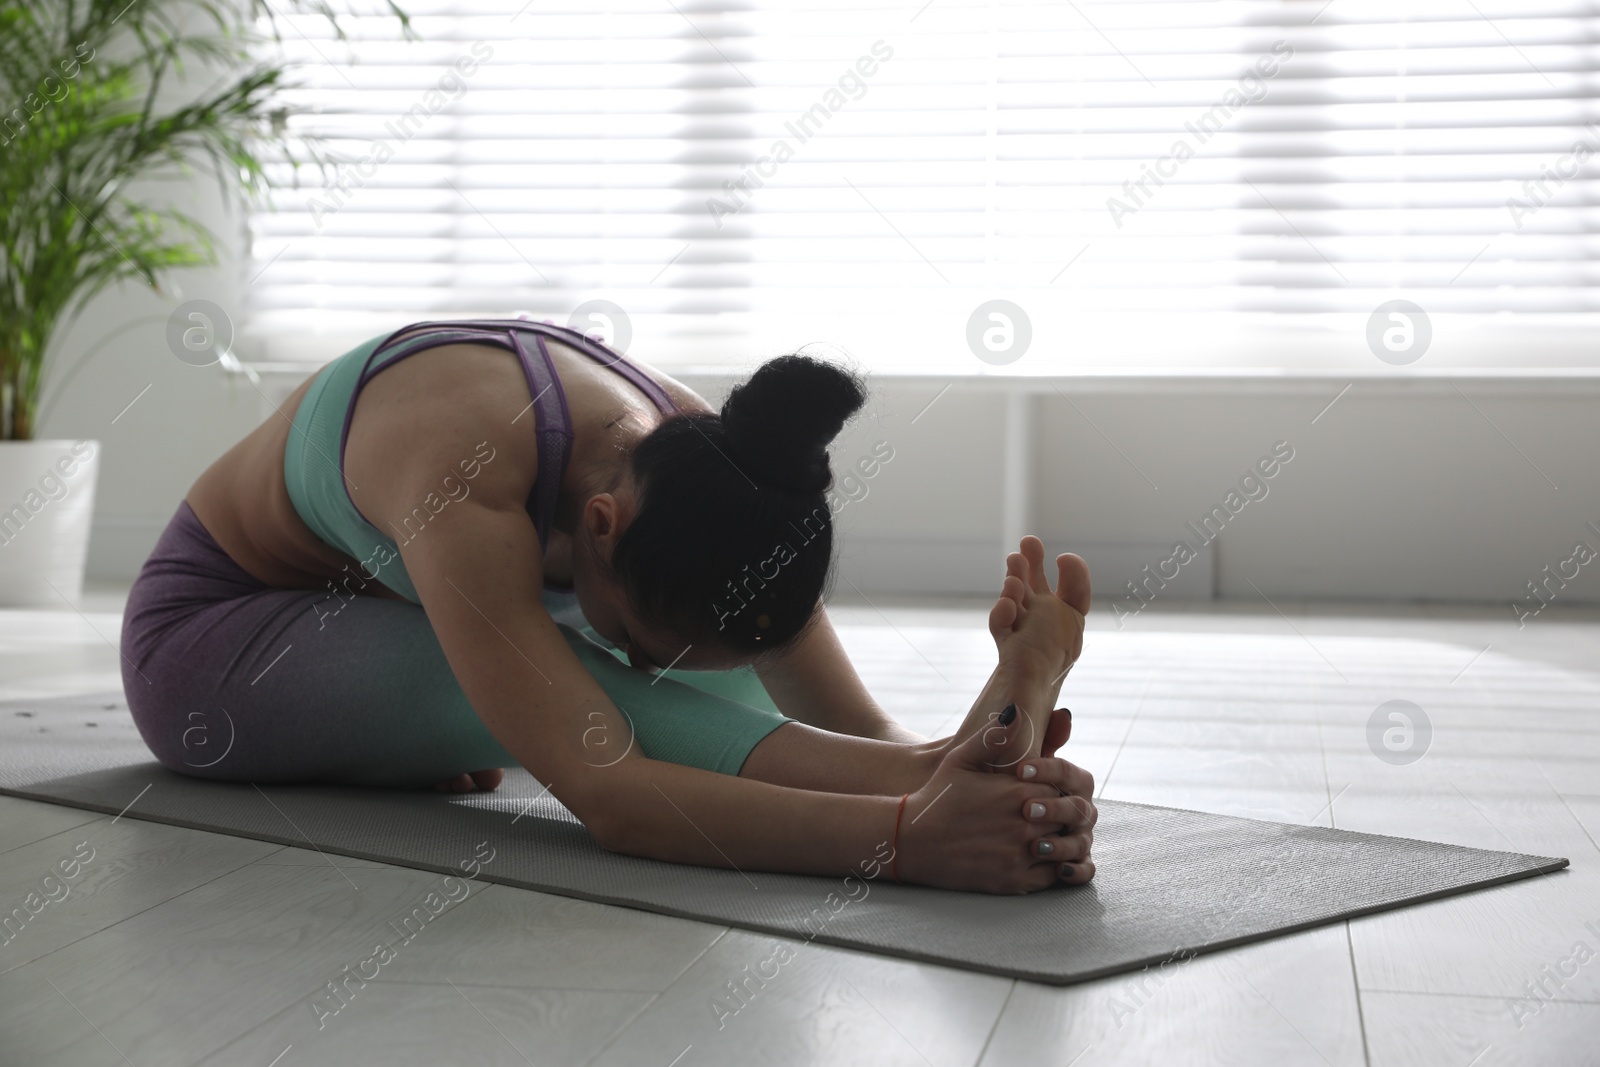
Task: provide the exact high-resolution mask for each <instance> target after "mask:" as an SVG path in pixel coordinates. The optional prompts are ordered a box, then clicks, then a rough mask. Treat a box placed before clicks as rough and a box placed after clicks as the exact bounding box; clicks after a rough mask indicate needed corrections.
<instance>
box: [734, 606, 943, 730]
mask: <svg viewBox="0 0 1600 1067" xmlns="http://www.w3.org/2000/svg"><path fill="white" fill-rule="evenodd" d="M756 676H757V677H759V678H760V679H761V684H762V685H763V686H764V687H765V688H766V690H767V694H768V695H769V696H771V697H772V702H773V703H774V704H776V705H778V710H779V711H781V712H783V713H784V714H785V715H787V716H789V718H791V719H797V720H799V721H800V722H803V723H808V724H810V725H812V726H815V727H817V728H819V729H822V730H828V731H830V732H832V733H836V734H850V735H852V736H854V737H868V738H876V739H877V740H880V741H894V742H898V743H900V744H916V743H918V742H924V741H926V740H927V739H926V738H924V737H923V736H922V735H921V734H918V733H915V732H913V731H911V730H908V729H906V728H905V727H904V726H901V725H900V724H899V723H897V722H895V721H894V719H892V718H890V717H889V714H888V712H886V711H884V710H883V709H882V708H881V707H879V706H878V702H877V701H875V700H873V699H872V694H871V693H868V692H867V687H866V684H865V683H863V682H862V681H861V676H860V675H859V674H857V673H856V669H855V666H854V664H852V663H851V662H850V657H849V656H848V655H846V654H845V651H844V645H842V644H841V643H840V642H839V635H838V634H837V633H835V632H834V629H833V624H832V622H830V621H829V619H828V613H827V611H826V609H824V608H823V606H822V605H821V604H818V605H817V615H816V618H815V619H813V620H812V623H811V625H810V626H809V627H808V628H807V629H806V630H805V632H804V633H803V634H802V635H801V637H800V639H799V640H797V641H796V642H795V643H794V644H793V645H792V646H790V647H789V648H788V649H786V650H784V651H783V652H782V653H781V654H779V655H776V656H771V657H766V658H763V659H761V660H758V661H757V662H756Z"/></svg>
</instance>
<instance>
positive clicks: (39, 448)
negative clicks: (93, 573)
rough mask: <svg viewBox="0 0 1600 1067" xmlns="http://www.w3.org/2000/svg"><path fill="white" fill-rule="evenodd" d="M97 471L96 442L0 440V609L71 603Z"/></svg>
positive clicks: (78, 588) (77, 592)
mask: <svg viewBox="0 0 1600 1067" xmlns="http://www.w3.org/2000/svg"><path fill="white" fill-rule="evenodd" d="M99 473H100V442H99V441H0V607H41V608H60V609H66V608H68V607H71V606H72V605H74V604H76V603H77V601H78V598H79V597H80V596H81V595H82V593H83V567H84V561H85V560H86V558H87V557H88V554H89V523H90V519H91V518H92V517H93V515H94V487H95V480H96V478H97V477H98V475H99Z"/></svg>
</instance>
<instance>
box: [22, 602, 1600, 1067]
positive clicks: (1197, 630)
mask: <svg viewBox="0 0 1600 1067" xmlns="http://www.w3.org/2000/svg"><path fill="white" fill-rule="evenodd" d="M120 606H121V597H120V595H119V591H117V590H115V589H102V590H99V591H96V592H94V593H93V594H92V595H90V596H88V597H86V598H85V601H84V602H83V604H82V605H81V612H78V611H62V612H48V613H41V612H17V611H10V612H0V696H4V697H18V696H36V695H43V694H47V693H58V692H72V691H88V690H92V689H98V688H103V687H108V686H115V685H116V684H117V680H118V672H117V653H116V650H115V646H114V641H115V638H116V635H117V632H118V623H119V616H118V612H119V611H120ZM985 607H986V605H985V604H981V603H977V602H971V601H957V602H939V603H934V602H927V601H923V602H918V603H916V604H907V603H893V604H891V603H886V602H884V601H883V600H882V599H877V598H875V603H874V604H865V603H862V602H860V601H859V600H858V601H857V602H856V603H855V604H853V605H847V604H841V605H839V606H838V607H837V608H836V611H835V616H836V618H838V619H839V620H840V621H841V623H842V624H843V632H844V633H845V637H846V641H847V643H848V644H849V645H850V648H851V651H852V654H853V655H854V656H856V657H857V658H858V662H860V664H861V666H862V670H863V673H864V674H865V675H866V676H867V680H868V683H869V685H870V686H871V687H872V689H873V691H874V692H875V693H880V694H881V695H882V699H884V700H885V702H886V703H888V704H889V705H890V706H891V707H892V710H894V712H895V713H896V714H897V715H899V716H901V717H902V718H903V719H904V720H905V721H906V722H908V723H910V724H911V725H912V726H913V727H914V728H919V729H923V730H924V731H933V730H935V729H937V728H938V727H939V726H941V725H944V724H945V722H946V720H948V719H949V718H950V717H951V716H955V715H958V714H959V713H960V712H961V711H962V710H963V708H964V705H965V702H966V701H967V699H969V697H970V694H971V693H972V692H974V691H975V689H976V687H977V685H978V683H979V681H981V679H982V678H983V677H984V676H985V674H986V673H987V670H988V667H989V664H990V656H991V653H990V652H989V651H988V650H987V649H986V647H985V646H986V641H987V638H986V637H984V636H983V631H982V628H981V626H982V618H983V612H984V609H985ZM1277 609H1281V614H1280V611H1279V610H1277ZM1277 609H1273V608H1269V607H1267V606H1266V605H1261V606H1259V608H1258V607H1257V606H1255V605H1244V606H1231V605H1221V606H1217V605H1207V606H1206V608H1205V609H1204V610H1183V609H1182V608H1181V606H1180V608H1179V609H1178V610H1168V611H1164V612H1161V613H1156V612H1155V611H1154V610H1153V609H1152V610H1150V611H1147V612H1146V613H1145V614H1143V615H1141V616H1139V617H1138V618H1137V619H1135V620H1133V621H1132V622H1129V623H1128V624H1127V625H1126V627H1125V628H1124V629H1122V630H1120V631H1119V630H1118V629H1116V627H1115V624H1114V623H1113V621H1112V620H1111V619H1110V618H1108V617H1098V616H1092V617H1091V620H1092V624H1093V625H1092V629H1093V631H1094V632H1093V633H1091V634H1090V635H1089V637H1088V639H1087V640H1086V643H1085V651H1084V658H1083V660H1082V661H1081V663H1080V666H1079V668H1078V669H1077V670H1076V671H1074V673H1073V676H1072V679H1071V681H1070V684H1069V686H1068V688H1067V690H1066V691H1065V693H1064V700H1065V702H1066V703H1067V704H1068V706H1070V707H1071V708H1072V709H1073V711H1074V715H1075V723H1076V725H1075V733H1074V737H1073V740H1072V742H1071V744H1070V746H1069V750H1068V752H1066V753H1063V754H1070V757H1071V758H1074V759H1075V760H1077V761H1078V762H1080V763H1082V764H1083V765H1085V766H1087V767H1089V768H1090V769H1091V770H1093V771H1094V772H1095V774H1096V776H1097V778H1098V779H1099V781H1100V782H1101V783H1102V788H1103V795H1104V796H1107V797H1115V798H1119V799H1124V800H1137V801H1149V802H1153V803H1161V804H1170V805H1178V806H1184V807H1192V808H1199V809H1204V810H1209V811H1218V812H1224V813H1229V814H1238V815H1246V816H1252V817H1256V818H1265V819H1276V820H1281V821H1290V822H1317V823H1321V824H1323V825H1336V826H1339V827H1343V828H1348V829H1357V830H1366V831H1374V832H1379V833H1388V834H1398V835H1404V836H1415V837H1425V838H1431V839H1435V840H1441V841H1451V842H1457V843H1461V844H1467V845H1477V846H1482V847H1486V848H1505V849H1515V850H1519V851H1527V852H1534V853H1542V854H1554V855H1562V856H1566V857H1569V858H1570V859H1571V860H1572V867H1571V869H1569V870H1568V871H1565V872H1562V873H1560V874H1557V875H1552V876H1548V877H1544V878H1539V879H1535V880H1533V881H1529V882H1523V883H1520V884H1513V885H1509V886H1503V887H1499V888H1496V889H1491V890H1487V891H1484V892H1480V893H1475V894H1470V895H1468V896H1465V897H1460V898H1456V899H1453V900H1446V901H1440V902H1435V903H1432V904H1424V905H1420V906H1416V907H1412V908H1407V909H1404V910H1401V911H1398V912H1392V913H1389V914H1387V915H1382V916H1376V917H1369V918H1366V919H1361V920H1357V921H1354V922H1350V923H1347V924H1341V925H1335V926H1330V927H1326V928H1323V929H1320V930H1315V931H1311V932H1307V933H1303V934H1299V935H1295V936H1291V937H1285V938H1279V939H1276V940H1272V941H1268V942H1265V943H1262V944H1258V945H1253V946H1248V947H1245V948H1242V949H1237V950H1232V951H1227V952H1222V953H1217V954H1214V955H1209V956H1202V957H1200V958H1198V959H1196V960H1194V961H1192V962H1189V963H1187V964H1185V965H1183V966H1182V967H1181V968H1179V969H1177V971H1176V972H1175V973H1174V974H1173V975H1172V976H1171V977H1170V978H1169V979H1167V980H1166V981H1165V982H1163V983H1160V984H1158V983H1156V982H1154V981H1150V980H1146V981H1145V983H1144V984H1143V987H1142V989H1141V988H1140V987H1139V986H1138V985H1137V984H1136V983H1135V982H1134V981H1133V980H1132V979H1131V978H1127V977H1124V978H1113V979H1109V980H1105V981H1099V982H1092V983H1088V984H1085V985H1080V986H1075V987H1071V988H1066V989H1057V988H1051V987H1047V986H1040V985H1035V984H1032V983H1028V982H1018V981H1010V980H1006V979H1001V978H996V977H992V976H987V975H977V974H970V973H967V972H963V971H960V970H955V969H950V968H944V967H937V966H929V965H923V964H917V963H908V962H904V961H900V960H892V959H885V958H880V957H876V956H872V955H868V954H865V953H857V952H849V951H843V950H839V949H834V948H827V947H819V946H815V945H810V944H806V943H803V942H793V943H791V947H792V950H793V952H794V957H793V960H792V961H791V962H788V963H786V964H784V965H783V966H782V967H781V968H780V970H779V973H778V977H776V978H774V979H773V980H772V981H770V982H769V983H768V984H767V985H766V986H765V987H764V988H762V989H761V990H760V991H759V992H758V993H757V995H756V996H755V997H754V998H753V999H752V1000H751V1002H750V1003H749V1004H748V1005H747V1006H745V1007H744V1008H742V1009H741V1010H740V1011H739V1012H738V1013H737V1014H736V1015H733V1016H730V1017H726V1018H724V1019H723V1020H722V1026H721V1027H720V1028H719V1026H718V1021H717V1015H716V1013H715V1012H714V1011H713V1009H712V1002H713V999H714V998H718V997H723V996H725V994H726V989H725V984H726V983H727V982H729V981H730V980H732V979H734V978H735V977H736V976H738V974H739V972H740V971H741V969H742V968H744V967H746V966H747V965H750V966H752V967H754V965H756V964H758V963H759V962H760V961H763V960H767V959H768V958H769V957H771V956H772V955H773V953H774V950H775V945H776V944H777V939H774V938H772V937H767V936H758V935H753V934H748V933H744V932H740V931H733V930H728V929H726V928H723V927H718V926H713V925H706V924H701V923H694V922H688V921H683V920H677V919H669V918H664V917H660V916H655V915H649V914H645V913H642V912H635V911H629V910H627V909H622V908H614V907H608V906H603V905H597V904H591V903H588V902H585V901H576V900H569V899H564V898H560V897H554V896H546V895H543V894H539V893H533V892H527V891H523V890H516V889H508V888H505V887H503V886H486V887H485V888H483V889H482V890H480V891H478V892H475V893H474V894H473V895H472V896H471V897H470V898H468V899H467V900H466V901H465V902H463V903H462V904H461V905H460V906H459V907H456V908H452V909H450V910H449V911H447V912H445V913H444V914H443V915H442V916H441V917H440V918H439V919H437V920H435V922H434V923H433V925H431V926H429V927H428V928H427V930H426V933H425V936H419V937H417V939H416V940H415V941H413V942H410V943H408V944H406V945H405V946H404V948H403V950H402V951H401V952H400V954H398V955H397V957H396V958H395V959H394V960H393V961H392V962H389V963H388V964H387V965H385V966H383V967H382V969H381V974H380V977H379V978H377V979H375V980H373V981H372V982H370V983H368V984H367V985H366V986H365V987H361V988H359V989H357V991H356V992H355V993H354V994H353V995H352V996H351V997H350V999H349V1003H348V1005H347V1006H346V1007H345V1008H344V1009H343V1010H342V1011H340V1012H339V1013H338V1014H337V1015H335V1016H330V1017H327V1018H326V1019H325V1020H324V1021H325V1025H324V1027H323V1028H322V1029H321V1030H320V1031H310V1033H311V1036H310V1037H307V1036H305V1035H306V1034H307V1033H308V1030H307V1027H306V1025H305V1024H306V1021H307V1020H308V1019H313V1018H315V1016H316V1013H315V1012H314V1011H313V1009H312V1008H311V1007H310V1005H309V1002H310V1001H311V1000H312V998H314V997H315V996H316V994H317V993H318V991H319V990H320V989H322V988H323V987H324V984H325V983H326V982H328V981H329V980H331V979H335V978H338V977H341V976H342V975H343V973H344V972H343V968H344V967H345V966H346V965H347V964H350V965H354V964H357V963H359V961H361V960H362V959H364V958H366V957H367V956H369V955H370V954H371V951H372V950H371V949H370V948H369V947H368V946H370V945H373V944H375V943H376V942H377V941H378V940H380V939H383V938H384V935H383V933H382V932H383V931H384V930H385V928H386V924H387V922H388V921H389V920H390V919H392V918H393V917H394V916H395V915H397V914H403V913H404V912H405V911H406V910H408V909H409V908H410V907H411V906H412V905H413V904H414V903H415V902H416V900H418V899H419V898H420V897H421V896H422V895H423V894H425V893H426V892H427V891H428V890H429V889H431V888H433V887H434V883H435V882H436V881H437V875H434V874H430V873H426V872H421V871H413V870H407V869H404V868H398V867H388V866H383V865H379V864H370V863H364V862H360V861H353V860H342V859H341V860H340V861H339V867H338V868H337V869H336V868H334V867H333V866H331V865H330V864H329V863H328V862H327V861H326V860H325V859H324V858H323V857H321V856H318V855H317V854H316V853H315V852H309V851H302V850H298V849H293V848H279V847H277V846H274V845H268V844H264V843H260V842H255V841H247V840H243V839H239V838H232V837H227V836H222V835H217V834H210V833H203V832H198V831H191V830H184V829H179V828H174V827H170V826H162V825H157V824H152V823H144V822H139V821H137V820H136V819H133V818H131V817H126V818H121V819H119V820H115V821H114V820H112V819H111V818H110V817H108V816H101V815H96V814H93V813H90V812H84V811H79V810H76V809H72V808H66V807H57V806H53V805H48V804H38V803H33V802H29V801H22V800H16V799H13V798H0V914H3V913H7V912H9V911H10V910H11V909H12V908H13V907H15V906H18V905H21V904H22V902H23V901H24V899H25V898H27V896H28V894H29V893H31V892H34V891H36V890H40V888H41V886H42V885H44V881H43V880H44V878H45V876H46V875H48V874H50V873H52V871H53V870H54V869H55V867H56V865H57V863H58V862H59V861H61V860H63V859H69V858H71V857H72V856H73V853H74V850H75V849H76V848H78V846H79V844H80V842H88V843H89V847H92V848H93V849H94V858H93V860H92V861H90V862H89V864H88V865H87V866H86V867H85V868H84V870H83V873H82V874H81V875H80V876H79V877H78V878H77V879H76V880H74V881H73V882H71V883H70V886H71V892H70V894H69V895H68V896H66V897H65V898H64V899H60V900H59V902H56V903H51V904H50V905H48V906H46V907H45V908H44V909H43V910H42V911H41V912H40V913H39V914H38V915H37V916H36V917H34V918H32V919H31V920H30V922H29V923H28V924H27V925H26V927H24V928H23V929H22V930H21V931H20V933H19V934H17V935H16V936H15V937H13V938H12V939H11V940H10V941H9V942H8V943H3V944H0V1065H11V1064H26V1065H29V1067H46V1065H56V1064H60V1065H71V1067H96V1065H100V1064H106V1065H114V1064H115V1065H127V1064H131V1065H135V1067H157V1065H186V1064H200V1063H204V1064H219V1065H220V1064H230V1065H231V1064H244V1065H253V1067H273V1065H275V1067H295V1065H301V1064H367V1063H396V1064H413V1063H415V1064H465V1063H470V1064H474V1065H492V1064H538V1065H540V1067H545V1065H565V1064H574V1065H577V1064H595V1065H613V1064H643V1065H651V1067H673V1065H678V1067H692V1065H700V1064H741V1065H742V1064H785V1065H802V1064H805V1065H809V1064H829V1065H832V1064H857V1063H859V1064H870V1065H873V1067H881V1065H883V1064H928V1065H936V1067H969V1065H982V1067H994V1065H1000V1064H1030V1065H1031V1064H1039V1065H1041V1067H1042V1065H1051V1067H1066V1065H1069V1064H1074V1065H1080V1067H1095V1065H1102V1064H1161V1063H1171V1064H1211V1063H1216V1064H1251V1063H1262V1064H1272V1065H1277V1064H1328V1065H1340V1067H1343V1065H1346V1064H1375V1065H1378V1064H1381V1065H1388V1064H1413V1063H1416V1064H1442V1065H1449V1067H1489V1065H1493V1064H1539V1065H1545V1064H1556V1065H1566V1064H1584V1063H1600V874H1597V871H1600V863H1597V860H1600V855H1597V852H1600V848H1597V846H1596V843H1595V842H1596V838H1597V837H1600V711H1597V708H1600V613H1595V612H1578V611H1558V610H1557V609H1555V608H1550V609H1547V610H1546V611H1545V613H1544V614H1542V615H1541V616H1539V617H1538V618H1537V619H1534V620H1532V621H1531V622H1530V623H1529V624H1528V625H1527V627H1526V628H1525V629H1522V630H1520V631H1519V630H1518V629H1517V627H1516V624H1515V621H1514V619H1513V618H1512V616H1511V613H1510V612H1509V610H1506V609H1484V610H1466V611H1463V610H1452V609H1443V608H1438V609H1431V610H1430V609H1393V608H1384V607H1379V606H1374V605H1357V606H1351V605H1339V606H1326V605H1324V606H1315V607H1309V606H1307V605H1296V604H1285V603H1279V604H1278V605H1277ZM1244 635H1250V636H1249V639H1248V640H1246V639H1244ZM1395 699H1403V700H1409V701H1412V702H1414V703H1415V704H1417V705H1418V706H1420V707H1422V708H1423V709H1424V710H1425V712H1426V714H1427V715H1428V717H1429V719H1430V720H1431V723H1432V726H1433V736H1432V739H1431V742H1430V745H1429V748H1428V750H1427V753H1426V755H1425V756H1423V757H1422V758H1421V759H1420V760H1418V761H1416V762H1413V763H1410V764H1406V765H1396V764H1392V763H1388V762H1385V761H1383V760H1381V759H1379V758H1378V757H1377V756H1376V755H1375V754H1374V752H1373V751H1372V750H1371V748H1370V747H1369V744H1368V740H1367V722H1368V719H1369V717H1370V716H1371V714H1372V712H1373V710H1374V709H1376V708H1377V707H1378V706H1379V705H1380V704H1382V703H1384V702H1386V701H1389V700H1395ZM103 727H104V728H106V729H124V728H125V729H131V726H130V725H127V724H119V723H116V722H107V723H105V724H103ZM1173 847H1174V848H1182V847H1184V846H1183V842H1181V841H1174V842H1173ZM79 854H80V855H81V854H83V853H82V852H80V853H79ZM56 892H57V893H58V892H59V891H56ZM1586 924H1588V925H1586ZM769 970H770V967H769ZM369 973H370V971H369ZM1540 982H1542V983H1543V991H1542V992H1538V993H1537V995H1536V996H1537V999H1536V998H1535V993H1534V992H1533V984H1535V983H1540Z"/></svg>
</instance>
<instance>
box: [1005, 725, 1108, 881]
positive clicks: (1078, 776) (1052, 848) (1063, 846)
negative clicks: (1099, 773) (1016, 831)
mask: <svg viewBox="0 0 1600 1067" xmlns="http://www.w3.org/2000/svg"><path fill="white" fill-rule="evenodd" d="M1063 714H1065V716H1066V722H1067V723H1068V729H1069V730H1070V724H1071V722H1072V713H1071V712H1070V711H1067V710H1066V709H1065V708H1062V709H1060V710H1058V711H1056V712H1055V714H1054V715H1053V716H1052V717H1051V724H1052V726H1054V724H1055V723H1056V722H1057V721H1058V720H1059V718H1060V716H1062V715H1063ZM1062 740H1063V741H1065V740H1066V738H1065V737H1063V738H1062ZM1055 748H1056V746H1050V745H1048V744H1047V747H1046V752H1047V753H1048V752H1054V751H1055ZM1016 775H1017V778H1019V779H1020V780H1022V781H1024V782H1033V783H1041V784H1044V785H1049V786H1054V787H1056V790H1057V791H1058V793H1059V795H1056V796H1046V797H1043V798H1041V799H1038V800H1029V801H1027V803H1026V805H1025V813H1024V817H1025V818H1027V819H1028V821H1030V822H1034V823H1041V824H1044V825H1048V826H1059V827H1061V829H1060V830H1059V831H1058V832H1053V833H1049V834H1046V835H1045V836H1043V837H1038V838H1035V839H1034V842H1033V853H1034V855H1035V856H1037V857H1038V858H1039V859H1041V860H1048V861H1053V862H1055V863H1058V864H1060V865H1061V870H1060V875H1061V880H1062V881H1063V882H1066V883H1067V884H1068V885H1081V884H1082V883H1084V882H1087V881H1089V880H1090V879H1091V878H1093V877H1094V860H1093V859H1091V858H1090V856H1089V852H1090V850H1091V849H1092V848H1093V847H1094V824H1095V823H1096V822H1097V821H1099V819H1100V811H1099V809H1098V808H1096V807H1095V803H1094V775H1092V774H1090V773H1089V772H1088V771H1086V770H1084V769H1083V768H1082V767H1078V766H1076V765H1074V764H1071V763H1068V762H1067V761H1066V760H1064V759H1053V758H1041V759H1031V760H1027V761H1025V762H1023V763H1021V764H1018V765H1017V768H1016Z"/></svg>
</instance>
